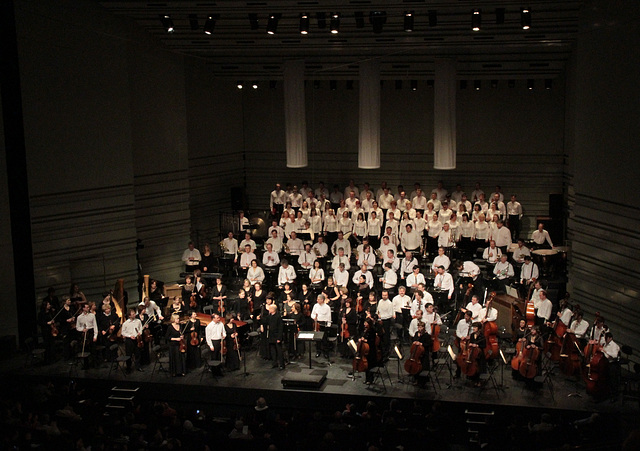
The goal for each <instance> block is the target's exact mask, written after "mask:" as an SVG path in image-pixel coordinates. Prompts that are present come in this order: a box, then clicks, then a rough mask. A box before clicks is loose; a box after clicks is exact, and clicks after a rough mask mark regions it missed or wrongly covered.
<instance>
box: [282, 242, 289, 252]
mask: <svg viewBox="0 0 640 451" xmlns="http://www.w3.org/2000/svg"><path fill="white" fill-rule="evenodd" d="M282 247H283V248H284V252H285V253H287V254H290V253H291V250H289V245H288V244H287V243H284V244H283V245H282Z"/></svg>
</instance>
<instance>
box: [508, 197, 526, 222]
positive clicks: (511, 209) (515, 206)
mask: <svg viewBox="0 0 640 451" xmlns="http://www.w3.org/2000/svg"><path fill="white" fill-rule="evenodd" d="M507 214H508V215H509V216H516V215H517V216H518V217H519V218H522V205H520V202H518V201H515V202H513V201H509V202H507Z"/></svg>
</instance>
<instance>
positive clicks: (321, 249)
mask: <svg viewBox="0 0 640 451" xmlns="http://www.w3.org/2000/svg"><path fill="white" fill-rule="evenodd" d="M312 249H313V252H314V253H315V254H316V257H318V258H326V257H327V254H328V253H329V246H327V243H325V242H324V237H323V236H322V235H318V242H317V243H315V244H314V245H313V247H312Z"/></svg>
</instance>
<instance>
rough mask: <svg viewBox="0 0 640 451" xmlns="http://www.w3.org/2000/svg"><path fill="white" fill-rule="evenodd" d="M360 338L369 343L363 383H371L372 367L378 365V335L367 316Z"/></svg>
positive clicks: (372, 376) (372, 322) (372, 321)
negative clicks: (367, 363) (367, 364)
mask: <svg viewBox="0 0 640 451" xmlns="http://www.w3.org/2000/svg"><path fill="white" fill-rule="evenodd" d="M361 340H364V341H366V342H367V344H368V345H369V354H367V361H368V362H369V366H368V368H367V371H366V380H365V383H366V384H367V385H371V384H372V383H373V378H374V368H376V367H377V366H378V365H379V359H378V345H379V343H380V337H379V336H378V333H377V327H376V324H375V321H374V319H373V318H367V320H366V321H365V322H364V332H363V334H362V338H361Z"/></svg>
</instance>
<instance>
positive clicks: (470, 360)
mask: <svg viewBox="0 0 640 451" xmlns="http://www.w3.org/2000/svg"><path fill="white" fill-rule="evenodd" d="M481 355H482V348H480V347H479V346H470V343H469V340H468V339H466V338H465V339H462V340H460V354H458V357H457V358H456V362H457V363H458V366H459V367H460V371H461V372H462V373H464V374H466V375H467V376H469V377H473V376H475V375H476V374H478V371H479V370H480V364H479V362H478V360H479V359H480V356H481Z"/></svg>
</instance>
